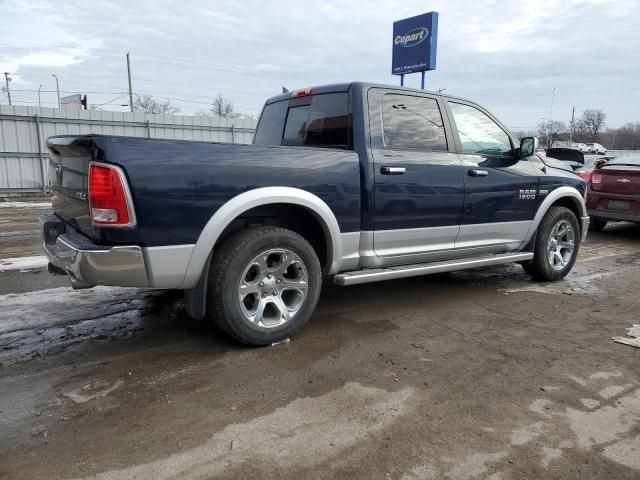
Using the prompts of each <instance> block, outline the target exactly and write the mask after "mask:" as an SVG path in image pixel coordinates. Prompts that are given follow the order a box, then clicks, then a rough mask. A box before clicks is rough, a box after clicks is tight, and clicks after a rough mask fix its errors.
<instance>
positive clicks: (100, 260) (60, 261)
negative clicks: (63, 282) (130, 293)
mask: <svg viewBox="0 0 640 480" xmlns="http://www.w3.org/2000/svg"><path fill="white" fill-rule="evenodd" d="M40 231H41V234H42V248H43V250H44V253H45V255H46V256H47V258H48V259H49V262H51V264H53V265H54V266H55V267H58V268H59V269H61V270H63V271H65V272H66V273H67V275H68V276H69V279H70V280H71V286H72V287H73V288H76V289H77V288H90V287H93V286H95V285H113V286H121V287H147V286H149V280H148V276H147V269H146V267H145V262H144V255H143V252H142V248H140V247H138V246H114V247H105V246H100V245H95V244H93V243H92V242H91V241H90V240H89V239H87V237H84V236H83V235H81V234H80V233H78V232H77V231H75V230H73V229H72V228H71V227H69V226H68V225H66V224H64V223H63V222H61V221H60V219H59V218H58V217H56V216H55V215H43V216H41V217H40Z"/></svg>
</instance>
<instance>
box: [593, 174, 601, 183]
mask: <svg viewBox="0 0 640 480" xmlns="http://www.w3.org/2000/svg"><path fill="white" fill-rule="evenodd" d="M600 183H602V174H601V173H595V172H594V173H593V174H592V175H591V184H592V185H597V184H600Z"/></svg>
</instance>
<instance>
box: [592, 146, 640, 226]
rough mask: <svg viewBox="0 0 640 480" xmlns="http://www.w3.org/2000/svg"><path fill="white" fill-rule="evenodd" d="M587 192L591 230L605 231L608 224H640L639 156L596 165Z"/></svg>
mask: <svg viewBox="0 0 640 480" xmlns="http://www.w3.org/2000/svg"><path fill="white" fill-rule="evenodd" d="M588 188H589V191H588V194H587V208H588V209H589V214H590V215H591V229H592V230H602V229H603V228H604V227H605V226H606V225H607V222H608V221H609V220H624V221H628V222H635V223H640V154H634V155H626V156H622V157H617V158H614V159H612V160H610V161H608V162H605V163H602V164H598V163H596V167H595V169H594V170H593V171H592V172H591V176H590V179H589V184H588Z"/></svg>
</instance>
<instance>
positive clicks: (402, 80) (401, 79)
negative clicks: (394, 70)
mask: <svg viewBox="0 0 640 480" xmlns="http://www.w3.org/2000/svg"><path fill="white" fill-rule="evenodd" d="M400 86H401V87H404V73H403V74H402V75H400Z"/></svg>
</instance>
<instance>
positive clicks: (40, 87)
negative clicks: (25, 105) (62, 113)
mask: <svg viewBox="0 0 640 480" xmlns="http://www.w3.org/2000/svg"><path fill="white" fill-rule="evenodd" d="M40 90H42V84H40V86H39V87H38V107H41V106H42V104H41V103H40Z"/></svg>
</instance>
